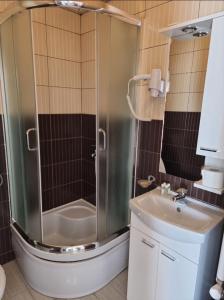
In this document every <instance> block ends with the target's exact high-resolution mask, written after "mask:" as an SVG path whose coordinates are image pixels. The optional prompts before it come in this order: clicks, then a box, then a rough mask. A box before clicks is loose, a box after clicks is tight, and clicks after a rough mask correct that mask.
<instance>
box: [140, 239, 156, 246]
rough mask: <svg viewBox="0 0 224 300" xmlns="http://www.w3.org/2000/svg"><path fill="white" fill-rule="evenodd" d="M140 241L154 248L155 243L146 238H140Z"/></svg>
mask: <svg viewBox="0 0 224 300" xmlns="http://www.w3.org/2000/svg"><path fill="white" fill-rule="evenodd" d="M142 243H143V244H145V245H147V246H149V247H150V248H155V245H154V244H152V243H150V242H149V241H147V240H146V239H144V238H143V239H142Z"/></svg>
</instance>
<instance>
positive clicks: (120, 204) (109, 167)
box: [96, 14, 138, 240]
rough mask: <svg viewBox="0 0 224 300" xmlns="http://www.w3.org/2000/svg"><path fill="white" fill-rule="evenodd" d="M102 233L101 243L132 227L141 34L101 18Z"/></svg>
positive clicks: (99, 201) (99, 215)
mask: <svg viewBox="0 0 224 300" xmlns="http://www.w3.org/2000/svg"><path fill="white" fill-rule="evenodd" d="M96 20H97V23H96V36H97V101H98V102H97V105H98V118H97V127H98V128H97V129H98V135H97V146H98V147H97V152H98V153H97V154H98V155H97V157H98V176H97V218H98V219H97V222H98V224H97V232H98V239H99V240H102V239H105V238H107V237H109V236H110V235H111V234H113V233H115V232H117V231H119V230H120V229H122V228H124V227H125V226H126V225H127V224H128V222H129V208H128V202H129V199H130V197H131V188H132V174H133V156H134V154H133V152H134V146H133V145H134V123H135V122H134V120H133V119H132V117H131V115H130V111H129V108H128V104H127V101H126V94H127V84H128V80H129V79H130V78H131V77H132V76H133V75H134V74H135V64H136V55H137V38H138V28H137V27H136V26H134V25H130V24H127V23H125V22H123V21H120V20H118V19H115V18H113V17H111V16H106V15H100V14H98V15H97V18H96Z"/></svg>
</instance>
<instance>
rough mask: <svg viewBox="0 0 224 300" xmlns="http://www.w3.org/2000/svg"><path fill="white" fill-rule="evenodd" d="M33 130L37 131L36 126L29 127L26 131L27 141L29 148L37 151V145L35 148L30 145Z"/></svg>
mask: <svg viewBox="0 0 224 300" xmlns="http://www.w3.org/2000/svg"><path fill="white" fill-rule="evenodd" d="M31 132H36V128H29V129H27V131H26V143H27V149H28V150H29V151H36V150H37V147H34V148H32V147H30V133H31Z"/></svg>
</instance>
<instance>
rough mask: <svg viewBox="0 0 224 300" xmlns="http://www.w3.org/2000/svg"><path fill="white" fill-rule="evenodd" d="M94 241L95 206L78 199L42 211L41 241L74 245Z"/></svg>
mask: <svg viewBox="0 0 224 300" xmlns="http://www.w3.org/2000/svg"><path fill="white" fill-rule="evenodd" d="M95 241H96V207H95V206H94V205H92V204H90V203H89V202H87V201H85V200H83V199H80V200H76V201H73V202H71V203H69V204H66V205H63V206H60V207H57V208H54V209H51V210H49V211H47V212H44V213H43V243H44V244H48V245H54V246H64V245H66V246H75V245H82V244H90V243H92V242H95Z"/></svg>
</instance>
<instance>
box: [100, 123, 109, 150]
mask: <svg viewBox="0 0 224 300" xmlns="http://www.w3.org/2000/svg"><path fill="white" fill-rule="evenodd" d="M99 133H102V134H103V148H101V149H100V150H103V151H105V150H106V149H107V135H106V131H105V130H103V129H102V128H99Z"/></svg>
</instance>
